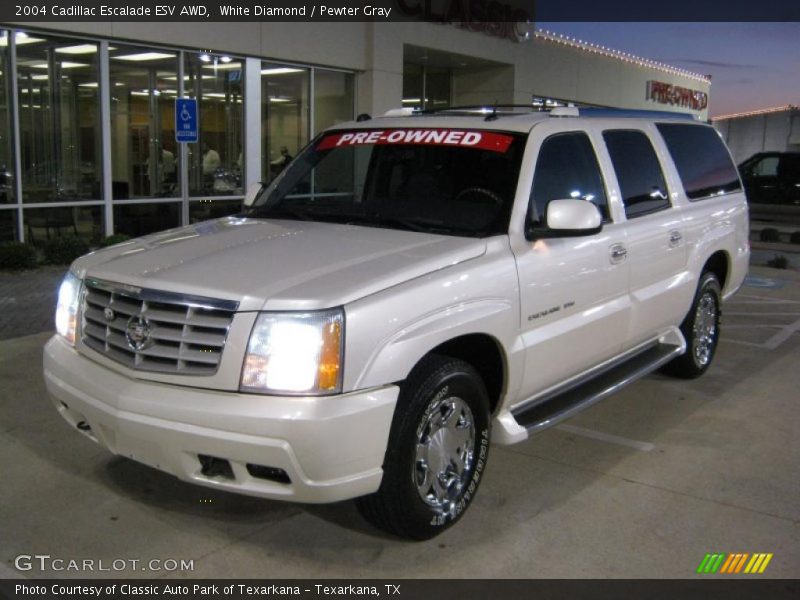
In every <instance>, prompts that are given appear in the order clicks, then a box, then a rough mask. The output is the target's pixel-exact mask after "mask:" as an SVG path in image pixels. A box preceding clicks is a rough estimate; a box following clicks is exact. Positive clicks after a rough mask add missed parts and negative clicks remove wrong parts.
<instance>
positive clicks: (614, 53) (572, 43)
mask: <svg viewBox="0 0 800 600" xmlns="http://www.w3.org/2000/svg"><path fill="white" fill-rule="evenodd" d="M534 35H535V36H536V37H537V38H539V39H542V40H545V41H548V42H553V43H556V44H563V45H565V46H569V47H571V48H577V49H579V50H583V51H585V52H591V53H593V54H600V55H602V56H607V57H609V58H615V59H617V60H621V61H623V62H627V63H631V64H635V65H639V66H640V67H649V68H651V69H658V70H659V71H664V72H665V73H671V74H673V75H681V76H683V77H688V78H689V79H694V80H696V81H703V82H706V83H707V82H709V81H710V80H711V77H710V76H709V75H701V74H700V73H693V72H692V71H689V70H688V69H681V68H679V67H673V66H672V65H668V64H666V63H662V62H659V61H657V60H650V59H648V58H642V57H641V56H636V55H634V54H630V53H628V52H622V51H621V50H615V49H613V48H608V47H606V46H602V45H600V44H593V43H591V42H585V41H583V40H579V39H577V38H573V37H570V36H568V35H563V34H561V33H555V32H552V31H548V30H546V29H538V30H536V32H535V34H534Z"/></svg>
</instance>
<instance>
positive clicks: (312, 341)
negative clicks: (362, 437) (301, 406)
mask: <svg viewBox="0 0 800 600" xmlns="http://www.w3.org/2000/svg"><path fill="white" fill-rule="evenodd" d="M343 350H344V311H343V310H342V309H340V308H338V309H334V310H325V311H315V312H307V313H262V314H261V315H259V316H258V319H257V320H256V323H255V325H254V326H253V331H252V333H251V334H250V341H249V342H248V344H247V354H246V355H245V358H244V366H243V367H242V381H241V389H242V390H243V391H258V392H277V393H290V394H302V393H305V394H336V393H338V392H341V391H342V352H343Z"/></svg>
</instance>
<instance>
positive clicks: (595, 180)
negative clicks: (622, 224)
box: [529, 132, 608, 226]
mask: <svg viewBox="0 0 800 600" xmlns="http://www.w3.org/2000/svg"><path fill="white" fill-rule="evenodd" d="M568 198H576V199H583V200H587V201H589V202H592V203H593V204H594V205H595V206H597V208H599V209H600V214H601V215H603V220H604V221H607V220H608V204H607V202H606V192H605V188H604V186H603V178H602V176H601V174H600V166H599V165H598V163H597V156H596V155H595V153H594V148H592V143H591V142H590V141H589V136H587V135H586V134H585V133H583V132H576V133H559V134H556V135H553V136H551V137H549V138H547V139H546V140H545V141H544V143H543V144H542V147H541V149H540V150H539V159H538V160H537V161H536V172H535V173H534V175H533V187H532V189H531V204H530V211H531V214H530V215H529V220H532V221H534V222H535V223H536V224H537V225H538V226H544V214H545V209H546V208H547V203H548V202H550V201H551V200H565V199H568Z"/></svg>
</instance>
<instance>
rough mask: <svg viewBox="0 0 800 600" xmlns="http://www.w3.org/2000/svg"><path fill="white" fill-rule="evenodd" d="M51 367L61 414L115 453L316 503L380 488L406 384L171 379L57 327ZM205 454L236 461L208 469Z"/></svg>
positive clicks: (236, 488)
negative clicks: (282, 391) (78, 345)
mask: <svg viewBox="0 0 800 600" xmlns="http://www.w3.org/2000/svg"><path fill="white" fill-rule="evenodd" d="M44 375H45V383H46V385H47V390H48V392H49V394H50V396H51V399H52V400H53V404H54V405H55V406H56V408H57V409H58V411H59V413H60V414H61V416H62V417H64V419H66V420H67V422H69V423H70V424H72V425H73V426H76V427H77V428H78V430H79V431H81V432H82V433H84V434H85V435H87V436H88V437H90V438H91V439H92V440H94V441H95V442H97V443H99V444H101V445H103V446H105V447H106V448H108V449H109V450H110V451H111V452H113V453H114V454H118V455H120V456H126V457H129V458H132V459H134V460H136V461H138V462H141V463H144V464H146V465H149V466H151V467H155V468H157V469H160V470H162V471H166V472H167V473H171V474H172V475H175V476H176V477H178V478H180V479H182V480H184V481H189V482H192V483H197V484H200V485H205V486H208V487H213V488H217V489H224V490H228V491H231V492H237V493H241V494H247V495H251V496H260V497H265V498H273V499H278V500H292V501H296V502H313V503H319V502H335V501H338V500H344V499H347V498H354V497H357V496H362V495H365V494H370V493H372V492H374V491H376V490H377V489H378V487H379V486H380V482H381V477H382V475H383V470H382V464H383V458H384V454H385V452H386V444H387V440H388V438H389V428H390V427H391V423H392V416H393V414H394V408H395V404H396V401H397V394H398V388H397V387H396V386H385V387H381V388H375V389H371V390H364V391H359V392H353V393H349V394H341V395H338V396H327V397H279V396H262V395H256V394H240V393H236V392H220V391H216V390H205V389H200V388H191V387H183V386H176V385H167V384H163V383H156V382H152V381H145V380H139V379H133V378H129V377H126V376H124V375H122V374H119V373H116V372H114V371H111V370H109V369H107V368H105V367H102V366H100V365H98V364H97V363H95V362H94V361H92V360H90V359H88V358H86V357H85V356H83V355H81V354H79V353H78V352H77V351H76V350H75V349H74V348H72V347H71V346H69V345H68V344H67V343H66V342H64V341H63V340H62V339H61V338H60V337H59V336H54V337H53V338H52V339H51V340H50V341H49V342H48V343H47V345H46V346H45V351H44ZM198 383H201V380H200V379H199V378H198ZM200 456H210V457H215V458H218V459H222V460H223V461H228V463H229V464H230V470H229V471H228V472H227V473H226V474H225V475H220V474H204V473H203V466H202V463H201V460H200V458H199V457H200ZM248 465H251V467H252V466H253V465H256V466H260V467H268V468H272V469H282V470H283V471H284V472H285V473H286V474H287V475H288V478H289V480H290V482H289V483H285V482H281V481H274V480H270V479H264V478H263V475H262V476H261V477H259V476H254V475H252V474H251V470H252V469H251V470H248ZM255 472H257V473H262V474H263V473H264V471H263V470H261V471H258V470H255ZM269 472H271V473H272V472H275V471H269Z"/></svg>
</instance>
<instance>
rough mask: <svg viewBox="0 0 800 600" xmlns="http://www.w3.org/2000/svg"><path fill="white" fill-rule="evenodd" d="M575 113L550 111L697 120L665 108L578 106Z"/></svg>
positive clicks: (562, 114) (556, 114)
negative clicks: (640, 108)
mask: <svg viewBox="0 0 800 600" xmlns="http://www.w3.org/2000/svg"><path fill="white" fill-rule="evenodd" d="M576 112H577V114H575V113H573V112H571V111H570V112H569V113H567V112H566V111H564V110H563V109H561V108H554V109H552V110H551V111H550V116H553V117H567V116H580V117H589V118H606V119H669V120H675V121H697V120H698V119H697V117H696V116H694V115H690V114H689V113H679V112H669V111H666V110H637V109H629V108H594V107H590V108H579V109H577V111H576Z"/></svg>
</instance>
